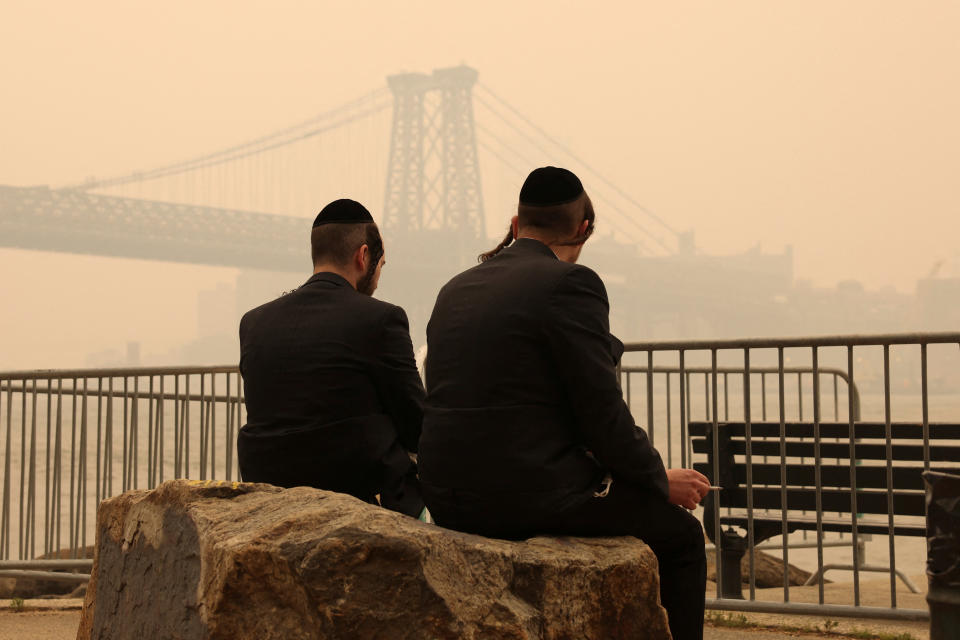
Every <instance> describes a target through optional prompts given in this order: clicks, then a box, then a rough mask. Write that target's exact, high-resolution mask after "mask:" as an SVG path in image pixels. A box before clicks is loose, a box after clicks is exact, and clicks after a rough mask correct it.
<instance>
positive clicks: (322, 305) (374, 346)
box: [240, 273, 423, 497]
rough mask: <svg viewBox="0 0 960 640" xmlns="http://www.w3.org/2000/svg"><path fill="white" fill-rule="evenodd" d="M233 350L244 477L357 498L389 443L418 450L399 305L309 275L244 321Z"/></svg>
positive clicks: (416, 384)
mask: <svg viewBox="0 0 960 640" xmlns="http://www.w3.org/2000/svg"><path fill="white" fill-rule="evenodd" d="M240 347H241V357H240V370H241V373H242V374H243V378H244V388H245V400H246V406H247V425H246V426H245V427H244V429H243V432H242V434H241V439H240V448H241V451H240V455H241V458H245V459H242V460H241V469H243V472H244V476H245V479H246V477H247V476H251V477H253V478H254V479H262V480H263V481H268V482H272V483H273V484H279V485H285V486H293V485H299V484H307V485H312V486H323V488H331V489H338V490H344V491H348V492H350V493H356V491H350V490H349V489H352V488H353V485H354V484H356V483H358V482H360V481H359V480H357V478H359V477H366V478H367V480H369V469H368V468H369V467H371V466H376V465H377V464H378V462H379V461H380V460H381V459H382V457H383V456H384V455H385V454H386V453H387V451H388V450H390V449H391V447H392V446H393V445H394V444H395V443H396V442H397V440H398V439H399V441H400V443H401V444H402V445H403V447H404V448H405V449H406V450H408V451H416V450H417V444H418V439H419V435H420V425H421V420H422V399H423V391H422V387H421V386H420V380H419V377H418V375H417V371H416V365H415V363H414V361H413V356H412V348H411V345H410V336H409V331H408V328H407V320H406V316H405V314H404V313H403V310H402V309H400V308H399V307H396V306H394V305H391V304H388V303H386V302H382V301H379V300H376V299H374V298H372V297H370V296H367V295H363V294H361V293H359V292H357V291H356V290H355V289H354V288H353V287H352V286H351V285H350V284H349V283H348V282H347V281H346V280H345V279H343V278H342V277H340V276H338V275H336V274H333V273H318V274H316V275H314V276H313V277H312V278H310V280H308V281H307V282H306V284H304V285H303V286H302V287H300V288H299V289H297V290H295V291H292V292H290V293H288V294H286V295H284V296H282V297H280V298H278V299H277V300H274V301H272V302H269V303H267V304H265V305H262V306H260V307H257V308H256V309H253V310H251V311H249V312H248V313H247V314H246V315H244V317H243V319H242V321H241V323H240ZM245 445H246V446H245ZM244 450H245V451H246V455H245V451H244ZM374 479H375V478H374ZM365 483H368V482H367V481H366V480H365ZM372 495H373V494H370V496H371V497H372Z"/></svg>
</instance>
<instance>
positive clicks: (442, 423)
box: [420, 167, 709, 640]
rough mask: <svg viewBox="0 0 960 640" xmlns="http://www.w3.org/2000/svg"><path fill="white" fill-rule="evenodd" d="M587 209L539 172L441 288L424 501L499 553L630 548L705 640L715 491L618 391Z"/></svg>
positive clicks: (677, 620) (549, 170)
mask: <svg viewBox="0 0 960 640" xmlns="http://www.w3.org/2000/svg"><path fill="white" fill-rule="evenodd" d="M593 227H594V211H593V205H592V204H591V202H590V199H589V198H588V197H587V194H586V193H585V192H584V189H583V185H582V184H581V182H580V180H579V179H578V178H577V176H576V175H574V174H573V173H571V172H570V171H567V170H566V169H559V168H556V167H543V168H541V169H537V170H535V171H533V172H532V173H531V174H530V176H529V177H528V178H527V180H526V182H524V184H523V188H522V189H521V191H520V203H519V206H518V208H517V216H514V218H513V220H512V223H511V228H510V231H509V232H508V233H507V237H506V238H504V241H503V242H501V243H500V246H498V247H497V248H496V249H494V250H493V251H490V252H488V253H485V254H483V255H481V256H480V260H481V264H479V265H477V266H476V267H473V268H472V269H469V270H467V271H465V272H464V273H461V274H460V275H458V276H456V277H455V278H453V279H452V280H451V281H450V282H448V283H447V284H446V286H444V287H443V289H442V290H441V291H440V295H439V297H438V298H437V302H436V306H435V307H434V309H433V314H432V316H431V318H430V323H429V325H428V327H427V346H428V349H427V360H426V380H427V390H428V395H427V409H426V414H425V416H424V423H423V437H422V438H421V443H420V465H421V467H420V480H421V488H422V490H423V495H424V499H425V501H426V503H427V507H428V508H429V509H430V513H431V514H432V515H433V517H434V519H435V520H436V522H437V523H438V524H440V525H442V526H445V527H449V528H452V529H457V530H460V531H467V532H471V533H479V534H483V535H488V536H494V537H505V538H523V537H528V536H531V535H535V534H544V533H553V534H567V535H587V536H590V535H633V536H637V537H639V538H642V539H643V540H644V541H645V542H646V543H647V544H649V545H650V547H651V548H652V549H653V551H654V553H656V555H657V559H658V561H659V566H660V597H661V602H662V603H663V605H664V607H665V608H666V610H667V614H668V616H669V619H670V629H671V631H672V632H673V637H674V638H676V639H678V640H683V639H686V638H700V637H702V634H703V612H704V593H705V582H706V558H705V555H704V546H703V530H702V529H701V527H700V523H699V522H698V521H697V519H696V518H694V517H693V516H692V515H691V514H690V513H689V512H688V511H686V510H685V509H684V508H683V507H686V508H688V509H693V508H695V507H696V506H697V504H698V503H699V502H700V500H701V499H702V498H703V496H705V495H706V494H707V491H708V489H709V483H708V481H707V479H706V478H705V477H704V476H703V475H701V474H700V473H698V472H696V471H694V470H692V469H670V470H664V466H663V463H662V461H661V459H660V454H659V453H657V450H656V449H654V448H653V446H652V445H651V444H650V441H649V440H648V439H647V435H646V433H645V432H644V431H643V430H642V429H640V428H638V427H637V426H636V425H635V424H634V421H633V417H632V416H631V414H630V410H629V409H628V408H627V406H626V404H625V402H624V400H623V396H622V393H621V391H620V388H619V384H618V378H617V374H616V366H617V362H618V361H619V359H620V356H621V355H622V354H623V344H622V343H621V342H620V341H619V340H617V339H616V338H614V337H613V336H612V335H610V331H609V318H608V313H609V305H608V302H607V293H606V290H605V288H604V286H603V282H601V280H600V278H599V276H597V274H596V273H594V272H593V271H592V270H590V269H588V268H587V267H584V266H580V265H577V264H576V262H577V260H578V258H579V256H580V251H581V249H582V248H583V244H584V242H586V241H587V239H588V238H589V237H590V235H591V233H592V232H593Z"/></svg>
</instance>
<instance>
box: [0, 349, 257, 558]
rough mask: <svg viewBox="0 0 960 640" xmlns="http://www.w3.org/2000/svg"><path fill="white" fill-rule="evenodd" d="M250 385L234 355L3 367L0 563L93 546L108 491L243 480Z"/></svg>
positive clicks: (67, 554)
mask: <svg viewBox="0 0 960 640" xmlns="http://www.w3.org/2000/svg"><path fill="white" fill-rule="evenodd" d="M241 388H242V385H241V380H240V376H239V373H238V371H237V367H235V366H223V367H166V368H135V369H79V370H69V371H68V370H51V371H21V372H0V461H2V465H3V467H2V481H3V485H2V487H3V489H2V503H0V561H6V562H5V563H4V564H3V565H0V569H7V570H11V571H13V570H22V569H24V567H25V566H26V565H25V564H24V561H29V560H35V559H37V558H41V557H47V558H61V559H63V558H81V557H85V556H86V557H89V554H87V553H85V549H86V548H87V547H88V545H90V544H92V543H93V537H94V531H95V525H96V522H95V521H96V509H97V505H98V504H99V502H100V501H101V500H102V499H104V498H106V497H110V496H113V495H116V494H119V493H121V492H123V491H126V490H128V489H144V488H153V487H155V486H157V485H158V484H160V483H161V482H163V481H164V480H168V479H171V478H180V477H191V478H199V479H207V478H211V479H220V480H232V479H238V477H239V473H238V471H237V464H236V445H235V440H236V432H237V429H238V428H239V426H240V425H242V424H243V398H242V395H241ZM14 560H16V561H19V562H15V563H12V562H11V561H14ZM36 564H37V566H38V567H43V566H45V565H44V564H43V563H36ZM48 564H49V562H48Z"/></svg>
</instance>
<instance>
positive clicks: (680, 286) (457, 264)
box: [0, 66, 792, 335]
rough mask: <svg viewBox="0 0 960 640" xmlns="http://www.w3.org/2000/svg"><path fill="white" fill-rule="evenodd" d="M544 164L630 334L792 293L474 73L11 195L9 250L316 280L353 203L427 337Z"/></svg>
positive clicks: (786, 268) (5, 243)
mask: <svg viewBox="0 0 960 640" xmlns="http://www.w3.org/2000/svg"><path fill="white" fill-rule="evenodd" d="M545 164H555V165H561V166H566V167H568V168H570V169H572V170H574V171H575V172H576V173H577V174H578V175H580V177H581V178H582V179H583V181H584V183H585V185H586V187H587V190H588V192H589V193H590V197H591V199H592V200H593V201H594V205H595V207H596V209H597V220H598V225H597V227H598V233H597V234H596V235H595V237H594V238H592V239H591V241H590V248H589V259H588V261H589V264H590V266H591V267H594V268H595V269H596V270H597V271H599V272H600V273H601V275H602V276H603V277H604V279H605V280H606V282H607V286H608V291H609V292H610V297H611V300H615V301H616V304H615V309H616V313H615V317H614V318H612V319H613V321H614V325H615V326H616V327H619V328H620V329H621V330H624V331H629V332H630V333H631V334H634V333H638V334H640V335H651V331H652V330H654V329H655V328H656V327H661V328H666V330H667V332H668V333H669V334H671V335H672V334H673V333H674V332H675V331H676V330H681V331H687V332H688V333H689V331H693V330H695V329H696V325H695V324H691V323H697V322H706V323H708V324H710V325H711V326H714V327H716V326H721V325H723V324H734V323H735V324H736V326H750V322H752V321H753V320H752V318H753V316H755V315H756V314H757V312H756V310H757V308H758V305H761V306H762V305H769V304H770V302H769V301H770V300H772V299H773V298H774V297H775V296H776V295H780V294H782V293H783V292H784V291H785V290H786V289H787V288H789V287H790V286H792V257H791V256H790V255H789V253H786V254H783V255H773V256H767V255H759V254H749V255H744V256H734V257H733V258H732V259H724V258H710V257H705V256H699V257H695V255H694V253H695V252H694V247H693V237H692V234H690V233H679V232H677V230H676V229H674V228H673V227H672V226H671V225H670V224H669V223H668V222H667V221H665V220H664V219H662V218H661V217H660V216H658V215H656V214H655V213H654V212H652V211H650V210H649V209H647V208H646V207H644V206H643V205H642V204H641V203H640V202H639V201H638V200H637V199H636V198H635V197H634V196H633V195H632V194H630V193H629V192H628V191H627V190H626V189H623V188H621V187H620V186H618V185H617V184H615V183H613V182H612V181H611V180H610V179H608V178H607V177H606V176H605V175H604V172H603V171H602V170H601V169H600V168H599V166H598V165H597V164H593V163H592V162H588V161H586V160H584V159H583V158H581V157H580V156H579V155H578V154H577V153H576V152H575V151H574V150H573V149H571V148H570V147H569V146H568V145H566V144H565V143H564V142H562V141H561V140H560V139H559V138H558V137H557V136H554V135H552V134H550V133H549V132H547V131H545V130H544V129H543V128H542V127H541V126H540V125H538V124H537V119H536V118H535V117H534V116H532V115H530V114H526V113H524V112H523V111H522V110H521V109H519V108H517V107H516V106H515V105H513V104H512V103H511V102H510V100H509V99H507V98H505V97H504V96H502V95H501V94H500V93H498V92H497V91H495V90H493V89H491V88H490V87H488V86H486V85H485V84H484V83H482V82H479V77H478V73H477V71H476V70H474V69H472V68H470V67H466V66H459V67H451V68H445V69H437V70H434V71H433V72H432V73H402V74H397V75H392V76H389V77H388V78H387V81H386V86H383V87H379V88H377V89H375V90H373V91H370V92H368V93H366V94H364V95H362V96H360V97H358V98H356V99H353V100H350V101H348V102H345V103H343V104H341V105H339V106H337V107H336V108H334V109H329V110H327V111H324V112H323V113H319V114H317V115H315V116H313V117H310V118H307V119H304V120H302V121H300V122H297V123H294V124H291V125H288V126H285V127H282V128H279V129H277V130H275V131H272V132H269V133H267V134H264V135H260V136H257V137H254V138H251V139H247V140H245V141H243V142H240V143H237V144H234V145H232V146H229V147H226V148H222V149H219V150H216V151H212V152H209V153H204V154H199V155H194V156H192V157H188V158H186V159H183V160H179V161H177V162H172V163H167V164H160V165H158V166H155V167H153V168H152V169H146V170H138V171H132V172H129V173H127V174H124V175H117V176H112V177H107V178H91V179H88V180H85V181H82V182H78V183H76V184H69V185H64V186H33V187H22V186H3V185H0V248H2V247H9V248H18V249H32V250H41V251H57V252H68V253H80V254H88V255H97V256H114V257H123V258H137V259H148V260H159V261H172V262H182V263H192V264H200V265H216V266H226V267H235V268H238V269H241V270H266V271H272V272H289V273H292V272H296V273H300V274H307V273H309V271H310V258H309V255H310V252H309V229H310V224H311V221H312V219H313V217H314V216H315V215H316V212H317V211H318V210H319V209H320V208H321V207H322V206H323V205H324V204H326V203H327V202H330V201H331V200H334V199H336V198H340V197H351V198H354V199H356V200H359V201H361V202H363V203H364V204H366V205H367V206H368V208H370V209H371V212H372V213H373V215H374V218H375V219H376V220H377V221H378V223H379V224H380V226H381V228H382V229H383V231H384V238H385V243H386V251H387V257H388V264H389V266H388V268H387V270H386V272H385V276H384V278H383V279H382V280H381V287H380V289H379V293H378V295H383V296H384V297H385V298H386V299H388V300H391V301H393V302H396V303H397V304H400V305H402V306H403V307H404V308H405V309H406V310H407V313H408V314H409V316H410V320H411V326H412V327H414V326H416V327H417V330H419V329H422V327H423V325H424V324H425V321H426V318H427V317H429V313H430V309H431V307H432V301H433V299H434V297H435V295H436V292H437V290H438V289H439V287H440V286H441V285H442V284H443V282H445V281H446V280H447V279H448V278H449V277H451V276H452V275H454V274H455V273H457V272H458V271H460V270H462V269H464V268H466V267H468V266H470V265H472V264H475V263H476V256H477V254H478V253H479V252H480V251H482V250H484V249H487V248H489V246H490V245H491V244H492V243H493V242H495V240H491V238H496V239H499V238H500V237H502V234H503V232H504V231H505V228H504V227H505V226H506V222H507V220H508V219H509V217H510V216H511V215H512V214H513V213H514V212H515V209H513V207H514V206H515V205H514V204H513V203H515V202H516V198H517V193H518V192H519V189H520V185H521V184H522V182H523V179H524V178H525V177H526V175H527V173H528V172H529V171H530V170H531V169H532V168H534V167H537V166H543V165H545ZM0 181H2V180H0ZM291 284H292V282H291ZM274 289H275V287H273V288H270V289H269V291H261V292H257V291H253V292H252V293H251V294H250V295H249V296H246V300H247V301H248V302H250V303H251V304H253V303H254V302H256V301H257V300H258V299H262V298H263V296H266V295H277V294H278V293H279V291H280V290H274ZM698 318H699V320H698Z"/></svg>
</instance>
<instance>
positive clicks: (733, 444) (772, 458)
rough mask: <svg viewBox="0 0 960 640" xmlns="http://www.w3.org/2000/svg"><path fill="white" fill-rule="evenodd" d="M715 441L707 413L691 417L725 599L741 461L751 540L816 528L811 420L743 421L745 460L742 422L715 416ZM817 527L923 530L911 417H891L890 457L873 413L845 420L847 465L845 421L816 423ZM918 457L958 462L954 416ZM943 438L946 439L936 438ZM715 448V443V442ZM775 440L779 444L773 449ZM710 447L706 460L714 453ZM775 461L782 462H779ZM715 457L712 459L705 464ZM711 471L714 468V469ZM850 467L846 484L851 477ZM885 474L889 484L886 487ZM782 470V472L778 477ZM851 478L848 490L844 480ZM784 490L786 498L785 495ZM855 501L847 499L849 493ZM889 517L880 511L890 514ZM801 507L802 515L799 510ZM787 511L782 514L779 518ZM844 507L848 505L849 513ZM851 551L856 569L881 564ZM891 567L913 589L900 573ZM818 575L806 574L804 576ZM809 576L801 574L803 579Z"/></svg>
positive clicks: (742, 514)
mask: <svg viewBox="0 0 960 640" xmlns="http://www.w3.org/2000/svg"><path fill="white" fill-rule="evenodd" d="M717 426H718V430H717V439H716V443H714V436H713V430H714V427H713V423H712V422H691V423H690V424H689V432H690V437H691V444H692V447H693V452H694V454H699V455H698V456H697V459H696V460H695V462H694V465H693V466H694V468H695V469H696V470H697V471H699V472H701V473H703V474H704V475H706V476H707V477H708V478H710V482H711V484H714V485H719V486H720V487H722V489H721V490H719V491H711V492H710V495H708V496H707V497H706V498H705V499H704V501H703V507H704V516H703V523H704V529H705V531H706V534H707V537H708V538H709V539H710V540H711V541H713V542H714V543H715V544H717V537H718V536H717V533H718V532H717V531H716V522H717V519H716V509H717V506H718V503H717V500H719V507H720V517H719V522H720V525H721V527H720V529H721V531H720V532H719V534H720V543H719V544H720V550H721V551H720V568H719V573H720V581H721V594H722V595H723V597H725V598H742V597H743V592H742V584H741V581H742V577H741V572H740V563H741V560H742V559H743V556H744V554H745V553H746V552H747V550H748V540H749V538H748V535H747V527H748V526H749V524H748V521H749V518H748V513H747V508H748V504H749V503H748V498H749V495H750V494H749V492H748V482H747V480H748V470H749V471H750V476H751V477H750V480H751V483H752V505H750V506H752V510H753V518H752V527H753V543H754V545H756V544H759V543H760V542H762V541H764V540H766V539H768V538H772V537H774V536H778V535H780V534H782V533H784V532H786V533H792V532H794V531H799V530H812V531H816V530H817V529H818V519H817V494H818V491H817V486H818V482H817V467H816V465H815V456H816V453H817V447H816V434H815V427H814V424H813V423H806V422H790V423H787V424H786V425H785V429H784V436H785V437H784V439H783V441H782V442H781V439H780V423H779V422H777V423H770V422H760V423H753V424H752V425H751V428H750V434H751V437H750V442H749V444H750V454H751V464H750V467H749V469H748V466H747V463H746V453H747V444H748V443H747V438H746V425H745V424H744V423H742V422H739V423H735V422H721V423H719V424H718V425H717ZM819 431H820V433H819V439H820V447H819V453H820V466H819V476H820V477H819V487H820V490H819V498H820V507H821V509H820V513H821V514H822V515H821V518H820V522H819V528H820V531H823V532H827V531H829V532H843V533H851V532H853V530H854V523H856V530H857V532H858V534H881V535H886V534H887V533H889V532H890V531H891V530H892V532H893V534H894V535H898V536H924V535H926V525H925V522H924V520H923V517H924V515H925V513H926V506H925V499H924V484H923V479H922V477H921V474H922V472H923V471H924V464H923V461H924V445H923V428H922V425H920V424H905V423H894V424H892V425H891V428H890V442H891V444H890V452H891V456H890V459H891V460H892V464H891V465H890V466H889V467H888V465H887V459H888V455H887V440H886V433H887V430H886V425H885V424H884V423H877V422H858V423H855V424H854V433H853V438H854V453H853V461H852V464H851V450H850V425H849V424H847V423H821V424H820V428H819ZM929 435H930V439H929V447H928V449H927V454H926V455H927V456H929V457H928V459H929V461H930V462H931V463H940V464H941V466H939V467H933V469H934V470H940V471H948V472H949V471H953V472H956V470H957V467H956V466H952V467H944V466H942V463H954V465H955V464H956V463H957V462H958V461H960V425H957V424H930V425H929ZM945 441H952V442H945ZM715 447H716V450H715ZM781 447H782V450H781ZM715 453H716V455H717V456H718V458H717V459H716V460H715V459H714V455H715ZM781 460H784V461H786V464H785V465H784V466H783V467H781ZM715 462H716V463H717V464H714V463H715ZM715 471H716V472H715ZM851 473H854V474H855V478H856V479H855V484H854V483H852V482H851ZM888 474H889V477H890V478H891V479H892V491H890V492H889V493H888V491H887V487H888ZM783 475H785V482H784V478H783ZM852 486H856V490H855V491H853V490H852V489H851V487H852ZM784 498H785V499H786V502H784ZM853 499H855V500H856V502H855V503H853V502H852V500H853ZM891 504H892V514H893V516H894V517H893V519H892V526H891V519H890V518H888V514H889V513H891ZM804 511H805V512H807V513H806V514H803V513H801V512H804ZM784 513H786V518H784ZM853 514H856V516H854V515H853ZM858 556H859V554H858V553H857V552H856V550H854V564H855V565H857V568H858V569H859V570H861V571H889V570H890V568H889V567H876V566H868V565H864V564H862V561H861V560H860V559H859V557H858ZM853 568H854V566H853V565H833V564H832V565H829V566H827V565H825V566H824V567H823V570H824V571H825V570H826V569H849V570H852V569H853ZM897 573H898V575H899V576H900V577H901V578H902V579H903V580H904V581H905V582H906V583H907V585H908V586H909V587H910V588H911V590H915V588H914V587H913V585H912V584H911V583H910V582H909V580H908V579H907V578H906V576H904V575H903V573H902V572H900V571H897ZM821 577H822V572H819V573H817V574H815V575H814V576H813V578H812V580H815V579H819V578H821ZM808 584H809V582H808Z"/></svg>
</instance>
